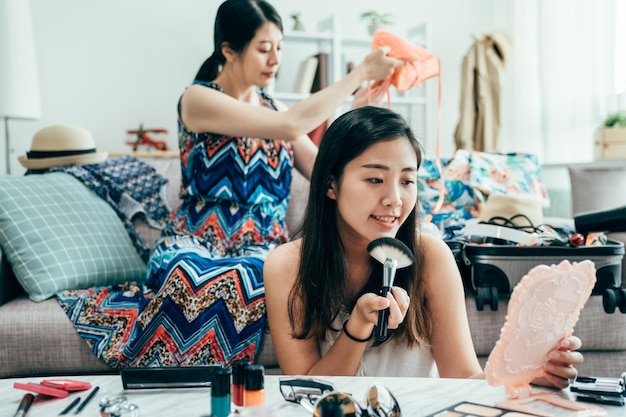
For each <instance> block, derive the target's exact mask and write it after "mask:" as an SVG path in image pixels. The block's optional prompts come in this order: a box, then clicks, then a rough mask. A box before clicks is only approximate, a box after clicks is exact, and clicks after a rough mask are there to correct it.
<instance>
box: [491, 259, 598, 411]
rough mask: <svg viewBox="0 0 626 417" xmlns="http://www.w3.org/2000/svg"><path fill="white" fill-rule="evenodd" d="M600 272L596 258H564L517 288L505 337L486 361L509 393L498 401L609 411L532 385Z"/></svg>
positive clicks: (519, 407) (507, 405)
mask: <svg viewBox="0 0 626 417" xmlns="http://www.w3.org/2000/svg"><path fill="white" fill-rule="evenodd" d="M595 276H596V271H595V266H594V264H593V262H591V261H588V260H585V261H582V262H578V263H576V262H574V263H570V262H569V261H562V262H561V263H560V264H558V265H552V266H547V265H538V266H536V267H534V268H532V269H531V270H530V271H529V272H528V274H527V275H525V276H524V277H523V278H522V280H521V281H520V282H519V283H518V285H517V286H516V287H515V288H514V290H513V292H512V294H511V298H510V301H509V305H508V311H507V315H506V320H505V323H504V326H503V327H502V330H501V332H500V339H499V340H498V342H497V343H496V345H495V347H494V348H493V350H492V351H491V354H490V355H489V358H488V360H487V365H486V366H485V374H486V378H487V381H488V382H489V384H490V385H504V387H505V392H506V395H507V398H505V399H503V400H501V401H498V402H496V406H497V407H500V408H504V409H509V410H515V411H519V412H522V413H528V414H534V415H539V416H545V417H556V416H559V417H565V416H567V417H583V416H584V417H592V416H604V415H606V411H605V410H604V409H603V408H601V407H598V406H595V405H591V404H583V403H580V402H575V401H572V400H569V399H568V398H565V397H563V396H561V395H558V394H557V393H553V392H545V391H538V390H534V389H533V388H532V387H531V385H530V382H531V381H532V380H533V379H535V378H536V377H541V376H542V375H543V368H544V365H545V364H546V362H548V361H549V358H548V355H549V353H550V352H551V351H552V350H554V349H555V348H556V347H557V346H558V344H559V343H560V341H561V340H563V339H564V338H566V337H569V336H570V335H571V334H572V333H573V331H574V325H575V324H576V322H577V321H578V317H579V315H580V310H581V309H582V308H583V306H584V305H585V302H586V301H587V299H588V298H589V296H590V295H591V290H592V289H593V286H594V284H595V281H596V277H595ZM511 417H512V416H511Z"/></svg>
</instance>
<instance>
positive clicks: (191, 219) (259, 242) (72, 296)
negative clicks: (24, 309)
mask: <svg viewBox="0 0 626 417" xmlns="http://www.w3.org/2000/svg"><path fill="white" fill-rule="evenodd" d="M201 84H203V85H204V86H205V87H207V88H214V89H217V90H218V91H222V89H221V87H219V86H218V85H216V84H213V83H201ZM262 105H263V106H265V107H268V108H271V109H274V110H275V109H276V108H275V106H274V104H273V102H272V100H271V99H270V98H269V97H267V96H265V95H263V96H262ZM178 125H179V147H180V157H181V167H182V187H181V197H182V200H183V202H182V203H181V205H180V206H179V207H178V208H177V209H176V210H174V212H173V213H172V218H171V220H170V222H169V223H168V225H167V226H166V227H165V229H164V231H163V235H164V236H165V237H164V239H162V240H161V242H160V243H159V244H158V245H157V247H156V248H155V250H154V251H153V253H152V256H151V258H150V260H149V262H148V274H147V280H146V281H145V282H143V283H140V284H135V283H129V284H125V285H121V286H109V287H97V288H90V289H87V290H72V291H63V292H61V293H59V294H58V295H57V298H58V300H59V302H60V304H61V306H62V307H63V308H64V310H65V311H66V313H67V315H68V317H69V318H70V320H71V321H72V322H73V323H74V325H75V327H76V328H77V330H78V332H79V334H80V335H81V336H82V337H83V339H85V340H86V341H87V342H88V343H89V345H90V346H91V347H92V349H93V352H94V353H95V354H96V355H97V356H98V357H100V358H101V359H102V360H103V361H104V362H105V363H107V364H109V365H110V366H114V367H127V366H160V365H168V366H172V365H176V366H184V365H201V364H215V363H219V364H230V363H232V362H233V361H235V360H237V359H240V358H244V357H246V358H248V359H254V357H255V354H256V353H258V349H259V348H260V346H261V343H262V339H263V334H264V330H265V325H266V314H265V291H264V286H263V277H262V271H263V262H264V260H265V257H266V255H267V253H268V252H269V251H270V250H271V249H273V248H274V247H276V246H277V245H278V244H281V243H284V242H286V241H287V229H286V225H285V215H286V210H287V203H288V200H289V187H290V185H291V170H292V168H293V151H292V148H291V145H290V144H289V143H288V142H284V141H280V140H269V139H258V138H241V137H228V136H224V135H216V134H211V133H199V134H198V133H194V132H190V131H189V130H187V129H186V128H185V127H184V125H183V124H182V122H181V121H180V109H179V122H178Z"/></svg>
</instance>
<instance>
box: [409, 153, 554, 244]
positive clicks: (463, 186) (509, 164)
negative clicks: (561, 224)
mask: <svg viewBox="0 0 626 417" xmlns="http://www.w3.org/2000/svg"><path fill="white" fill-rule="evenodd" d="M440 163H441V170H442V172H443V180H444V181H443V201H442V206H441V208H440V209H439V210H435V208H436V206H437V204H438V202H439V199H440V194H441V193H442V192H441V187H442V182H441V179H440V175H439V169H438V168H437V161H436V159H435V158H428V157H427V158H425V159H424V161H423V163H422V166H421V167H420V170H419V173H418V192H419V205H420V210H421V214H422V215H423V216H424V217H425V218H426V219H429V220H430V221H431V222H432V223H434V224H436V225H437V226H438V227H439V228H440V229H441V230H444V231H445V233H444V234H445V235H446V236H444V237H450V236H451V234H452V233H453V231H454V230H460V229H462V228H463V227H464V224H465V221H466V220H467V219H471V218H475V217H478V216H479V214H480V207H481V204H482V203H483V202H484V201H485V200H486V198H487V197H488V196H489V194H491V193H500V194H508V195H534V196H538V197H539V198H541V199H542V201H543V205H544V206H545V207H547V206H549V203H550V200H549V198H548V192H547V190H546V187H545V185H544V184H543V182H542V181H541V166H540V165H539V163H538V161H537V158H536V157H535V156H534V155H531V154H524V153H508V154H503V153H486V152H476V151H474V152H469V151H465V150H458V151H457V152H456V153H455V154H454V156H453V157H452V158H447V159H442V160H441V161H440Z"/></svg>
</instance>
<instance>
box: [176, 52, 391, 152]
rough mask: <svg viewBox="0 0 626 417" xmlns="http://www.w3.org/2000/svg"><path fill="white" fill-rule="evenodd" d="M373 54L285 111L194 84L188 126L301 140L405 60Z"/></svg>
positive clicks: (186, 97)
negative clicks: (362, 87) (364, 85)
mask: <svg viewBox="0 0 626 417" xmlns="http://www.w3.org/2000/svg"><path fill="white" fill-rule="evenodd" d="M386 52H387V50H386V49H385V48H379V49H377V50H375V51H372V52H371V53H370V54H369V55H368V56H367V57H366V58H365V59H364V60H363V62H362V63H361V64H359V65H358V66H357V67H356V68H355V69H354V70H353V71H351V72H350V73H349V74H348V75H346V76H345V77H344V78H342V79H341V80H339V81H337V82H336V83H334V84H332V85H331V86H329V87H326V88H324V89H322V90H320V91H319V92H317V93H315V94H313V95H311V96H310V97H308V98H307V99H305V100H302V101H300V102H299V103H297V104H295V105H294V106H293V107H291V108H290V109H289V110H287V111H285V112H274V111H272V110H270V109H267V108H263V107H260V106H256V105H255V106H252V105H250V104H248V103H245V102H243V101H240V100H237V99H235V98H233V97H230V96H228V95H226V94H223V93H220V92H219V91H216V90H213V89H210V88H206V87H203V86H200V85H192V86H191V87H189V88H188V89H187V91H185V93H184V94H183V96H182V100H181V113H182V119H183V122H184V123H185V126H186V127H187V128H188V129H190V130H192V131H195V132H213V133H221V134H224V135H234V136H250V137H266V138H275V139H283V140H297V139H298V138H299V137H300V136H301V135H303V134H306V133H307V132H310V131H311V130H313V129H314V128H315V127H317V126H319V125H320V124H321V123H322V122H323V121H325V120H326V119H328V118H329V117H330V116H331V115H332V114H333V112H334V111H335V109H336V108H337V107H339V106H340V105H341V104H342V103H343V102H344V101H345V100H346V98H348V97H349V96H350V95H351V94H352V92H353V91H354V90H356V89H357V88H358V87H359V86H360V85H361V84H362V83H363V82H364V81H367V80H379V79H384V78H386V77H388V76H389V75H391V74H392V73H393V70H394V69H395V67H397V66H398V65H402V64H403V61H399V60H397V59H395V58H390V57H387V56H386Z"/></svg>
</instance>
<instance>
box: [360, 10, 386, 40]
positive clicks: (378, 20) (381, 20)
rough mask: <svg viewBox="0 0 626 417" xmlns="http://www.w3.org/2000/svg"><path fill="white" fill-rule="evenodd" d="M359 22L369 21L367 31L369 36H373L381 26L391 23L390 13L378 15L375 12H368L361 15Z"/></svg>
mask: <svg viewBox="0 0 626 417" xmlns="http://www.w3.org/2000/svg"><path fill="white" fill-rule="evenodd" d="M361 20H367V21H369V25H368V26H367V30H368V33H369V34H370V35H374V32H376V31H377V30H378V29H379V28H380V27H381V26H385V25H390V24H392V23H393V21H392V19H391V13H379V12H377V11H375V10H368V11H366V12H363V13H361Z"/></svg>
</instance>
